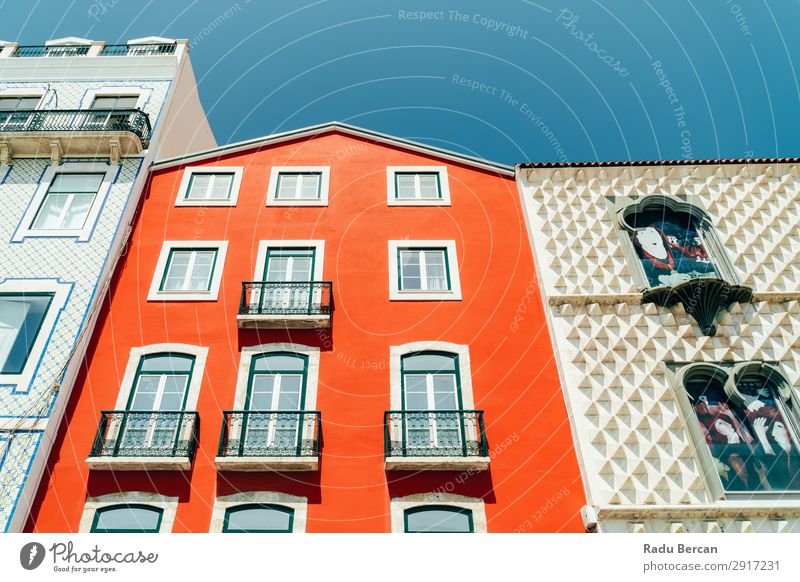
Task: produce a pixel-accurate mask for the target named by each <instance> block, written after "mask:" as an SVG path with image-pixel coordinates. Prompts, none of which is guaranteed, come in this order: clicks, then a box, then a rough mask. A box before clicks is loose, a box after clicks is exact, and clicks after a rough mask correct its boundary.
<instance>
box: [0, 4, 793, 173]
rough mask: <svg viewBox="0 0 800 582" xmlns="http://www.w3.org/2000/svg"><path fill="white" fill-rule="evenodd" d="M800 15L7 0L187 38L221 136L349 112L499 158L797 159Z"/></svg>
mask: <svg viewBox="0 0 800 582" xmlns="http://www.w3.org/2000/svg"><path fill="white" fill-rule="evenodd" d="M421 11H422V12H423V13H422V14H421V13H420V12H421ZM798 22H800V2H798V1H797V0H774V1H767V0H758V1H757V0H752V1H750V0H735V1H734V0H715V1H713V2H712V1H710V0H693V1H689V0H637V1H635V2H634V1H631V0H601V1H593V0H565V1H559V2H553V1H549V0H539V1H537V2H533V1H527V0H500V1H495V2H486V1H485V0H484V1H473V0H460V1H458V2H455V1H441V2H436V1H435V0H428V1H425V2H419V1H401V2H396V1H391V2H377V1H373V2H367V1H360V0H359V1H354V0H347V1H345V0H318V1H308V0H294V1H292V2H286V1H278V0H271V1H269V2H267V1H261V0H238V2H231V1H230V0H222V1H217V0H214V1H210V0H195V1H193V2H191V1H186V0H184V1H182V2H180V3H178V2H172V1H167V0H157V1H156V0H147V1H145V0H72V1H67V0H46V1H37V0H28V1H25V2H20V1H19V0H0V39H3V40H12V41H18V42H20V43H21V44H42V43H43V42H44V41H45V40H47V39H50V38H56V37H61V36H83V37H88V38H94V39H102V40H105V41H106V42H109V43H116V42H124V41H125V40H126V39H129V38H136V37H142V36H150V35H158V36H168V37H175V38H187V39H189V40H190V41H191V43H192V48H191V57H192V62H193V65H194V69H195V73H196V75H197V78H198V84H199V88H200V96H201V99H202V101H203V103H204V105H205V108H206V111H207V113H208V116H209V120H210V122H211V126H212V128H213V130H214V133H215V135H216V137H217V140H218V142H219V143H221V144H222V143H228V142H231V141H238V140H242V139H246V138H250V137H256V136H260V135H266V134H270V133H274V132H278V131H284V130H288V129H292V128H297V127H302V126H306V125H311V124H315V123H321V122H325V121H331V120H341V121H346V122H349V123H352V124H355V125H360V126H364V127H368V128H370V129H374V130H377V131H382V132H386V133H390V134H394V135H398V136H401V137H405V138H409V139H415V140H419V141H423V142H426V143H430V144H433V145H437V146H440V147H445V148H449V149H455V150H458V151H463V152H467V153H470V154H473V155H478V156H481V157H485V158H488V159H492V160H496V161H500V162H506V163H516V162H521V161H557V160H569V161H582V160H611V159H655V158H660V159H680V158H693V159H703V158H716V157H735V158H738V157H766V156H800V82H799V81H798V76H799V75H798V71H797V67H798V65H800V36H799V35H798V34H797V32H796V27H797V23H798Z"/></svg>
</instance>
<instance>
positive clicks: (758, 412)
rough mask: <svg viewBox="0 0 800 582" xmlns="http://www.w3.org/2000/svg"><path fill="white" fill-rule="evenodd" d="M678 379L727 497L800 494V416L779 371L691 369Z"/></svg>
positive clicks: (762, 367) (758, 365)
mask: <svg viewBox="0 0 800 582" xmlns="http://www.w3.org/2000/svg"><path fill="white" fill-rule="evenodd" d="M678 378H679V384H680V386H681V388H682V390H683V393H684V395H685V396H686V398H685V399H684V400H682V401H683V402H686V403H687V404H688V410H687V412H688V414H689V415H690V416H694V417H695V418H694V420H695V421H696V422H695V423H694V424H693V432H694V434H695V435H696V438H697V440H699V441H701V443H702V442H704V443H705V446H706V447H707V450H708V453H710V462H707V465H708V466H709V469H710V470H709V473H711V474H713V473H716V474H717V475H718V477H719V485H721V488H722V491H723V492H724V493H727V494H737V493H739V494H748V495H750V494H753V493H765V492H787V491H793V492H800V448H799V447H798V415H797V410H796V407H795V403H794V401H793V400H794V399H793V397H792V391H791V389H790V388H789V384H788V382H787V381H786V379H785V378H784V377H783V375H782V374H781V373H780V372H779V371H778V369H777V368H776V367H775V366H773V365H770V364H764V363H762V362H748V363H744V364H738V365H734V366H731V365H720V364H691V365H689V366H685V367H684V368H683V369H682V370H681V372H680V373H679V374H678ZM701 443H698V444H699V445H700V446H702V444H701Z"/></svg>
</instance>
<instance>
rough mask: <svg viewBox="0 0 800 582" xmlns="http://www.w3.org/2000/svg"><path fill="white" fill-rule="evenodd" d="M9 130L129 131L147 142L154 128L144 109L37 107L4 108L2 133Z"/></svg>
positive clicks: (1, 114)
mask: <svg viewBox="0 0 800 582" xmlns="http://www.w3.org/2000/svg"><path fill="white" fill-rule="evenodd" d="M6 131H14V132H33V131H127V132H130V133H133V134H135V135H137V136H138V137H139V139H140V140H141V141H142V144H143V145H145V144H146V143H147V142H148V141H149V140H150V135H151V133H152V129H151V127H150V117H149V116H148V115H147V113H145V112H144V111H142V110H141V109H36V110H17V111H0V133H2V132H6Z"/></svg>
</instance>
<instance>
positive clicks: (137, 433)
mask: <svg viewBox="0 0 800 582" xmlns="http://www.w3.org/2000/svg"><path fill="white" fill-rule="evenodd" d="M199 431H200V417H199V416H198V414H197V413H196V412H188V411H184V410H181V411H157V412H151V411H139V410H104V411H103V412H101V413H100V425H99V426H98V428H97V435H96V436H95V439H94V444H93V445H92V452H91V454H90V457H187V458H188V459H189V460H190V461H191V460H192V459H194V453H195V451H196V449H197V438H198V433H199Z"/></svg>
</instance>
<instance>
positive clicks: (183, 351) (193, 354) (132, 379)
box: [114, 343, 208, 411]
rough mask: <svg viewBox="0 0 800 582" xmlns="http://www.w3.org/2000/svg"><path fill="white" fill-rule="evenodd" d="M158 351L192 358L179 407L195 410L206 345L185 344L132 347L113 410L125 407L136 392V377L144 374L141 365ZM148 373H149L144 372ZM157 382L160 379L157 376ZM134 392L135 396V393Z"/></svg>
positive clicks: (158, 352)
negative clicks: (181, 403)
mask: <svg viewBox="0 0 800 582" xmlns="http://www.w3.org/2000/svg"><path fill="white" fill-rule="evenodd" d="M158 354H171V355H174V356H177V357H184V358H186V357H188V358H193V364H192V370H191V374H190V375H189V377H188V385H186V386H184V387H183V388H182V390H183V392H182V394H183V396H182V398H183V408H182V410H188V411H192V410H197V399H198V397H199V395H200V386H201V384H202V382H203V374H204V371H205V366H206V360H207V359H208V348H207V347H200V346H193V345H188V344H173V343H165V344H150V345H146V346H142V347H139V348H131V353H130V356H129V357H128V364H127V366H126V367H125V374H124V375H123V376H122V381H121V382H120V387H119V393H118V394H117V401H116V403H115V404H114V410H127V409H128V407H129V404H130V403H132V402H133V400H134V399H133V398H131V394H132V393H133V392H136V390H137V388H138V384H139V379H140V377H141V376H142V375H143V372H142V369H141V368H142V366H141V364H142V363H143V361H145V360H147V359H148V357H150V356H153V357H155V356H156V355H158ZM144 375H148V374H144ZM158 383H159V385H160V384H162V383H163V382H162V380H161V379H160V378H159V379H158ZM137 394H138V392H136V394H135V395H137Z"/></svg>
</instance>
